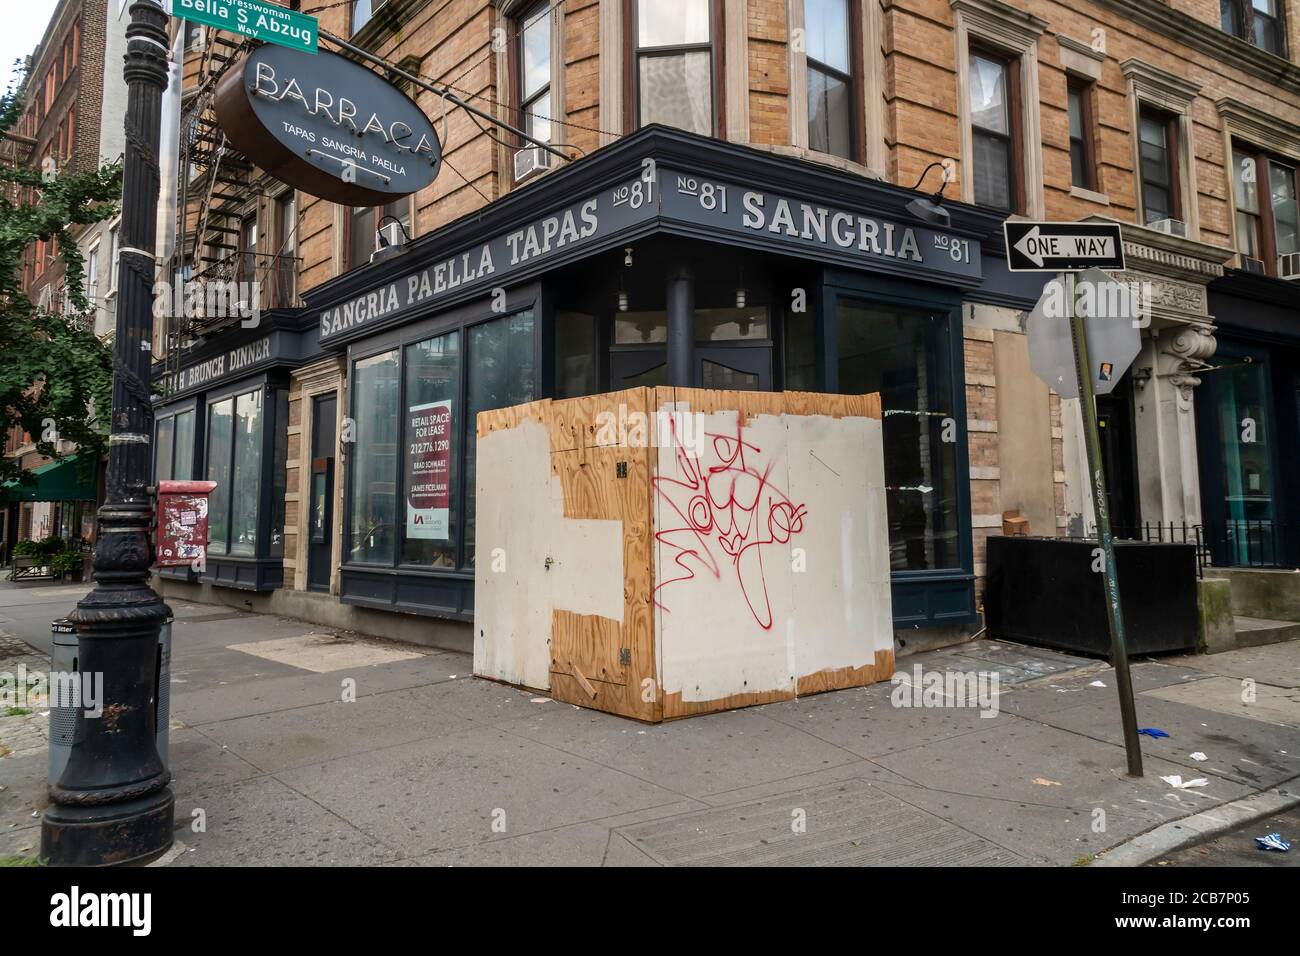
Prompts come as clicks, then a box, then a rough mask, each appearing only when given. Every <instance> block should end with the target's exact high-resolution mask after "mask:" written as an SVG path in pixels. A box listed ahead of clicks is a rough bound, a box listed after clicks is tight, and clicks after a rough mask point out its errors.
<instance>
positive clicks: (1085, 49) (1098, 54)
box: [1056, 33, 1106, 63]
mask: <svg viewBox="0 0 1300 956" xmlns="http://www.w3.org/2000/svg"><path fill="white" fill-rule="evenodd" d="M1056 42H1057V43H1058V44H1060V45H1061V46H1063V47H1065V48H1066V49H1067V50H1071V51H1073V52H1074V53H1078V54H1080V55H1081V56H1086V57H1090V58H1092V59H1094V60H1096V61H1097V62H1098V63H1105V62H1106V53H1105V51H1103V50H1094V49H1093V48H1092V45H1091V44H1088V43H1084V42H1083V41H1082V40H1076V39H1075V38H1074V37H1071V36H1066V35H1065V34H1064V33H1058V34H1057V35H1056Z"/></svg>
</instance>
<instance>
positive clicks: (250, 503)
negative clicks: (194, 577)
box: [230, 389, 262, 557]
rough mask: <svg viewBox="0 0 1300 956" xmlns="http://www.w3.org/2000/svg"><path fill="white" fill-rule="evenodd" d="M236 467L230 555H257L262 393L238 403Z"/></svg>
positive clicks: (246, 396)
mask: <svg viewBox="0 0 1300 956" xmlns="http://www.w3.org/2000/svg"><path fill="white" fill-rule="evenodd" d="M234 444H235V466H234V479H233V481H232V482H231V489H232V490H233V492H234V494H233V496H232V499H231V515H230V553H231V554H238V555H246V556H249V557H251V556H252V555H254V554H256V553H257V499H258V497H259V496H258V488H259V487H260V481H261V477H262V392H261V390H260V389H259V390H258V391H256V392H248V393H247V394H244V395H240V396H239V397H238V398H237V399H235V440H234Z"/></svg>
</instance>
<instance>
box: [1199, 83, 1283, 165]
mask: <svg viewBox="0 0 1300 956" xmlns="http://www.w3.org/2000/svg"><path fill="white" fill-rule="evenodd" d="M1214 108H1215V109H1217V110H1218V111H1219V116H1220V117H1222V119H1223V126H1224V128H1225V129H1226V130H1227V131H1228V134H1229V135H1231V136H1240V137H1241V138H1242V139H1244V140H1248V141H1249V142H1250V143H1251V145H1253V146H1258V147H1259V148H1261V149H1266V150H1268V151H1269V152H1273V153H1278V154H1280V155H1282V156H1287V157H1290V158H1291V159H1295V160H1300V125H1296V124H1295V123H1289V122H1287V121H1286V120H1284V119H1279V118H1278V117H1276V116H1270V115H1269V114H1268V113H1265V112H1264V111H1263V110H1260V109H1256V108H1255V107H1253V106H1249V105H1247V104H1245V103H1243V102H1241V101H1240V100H1234V99H1232V98H1231V97H1229V96H1225V97H1224V98H1223V99H1221V100H1217V101H1215V104H1214Z"/></svg>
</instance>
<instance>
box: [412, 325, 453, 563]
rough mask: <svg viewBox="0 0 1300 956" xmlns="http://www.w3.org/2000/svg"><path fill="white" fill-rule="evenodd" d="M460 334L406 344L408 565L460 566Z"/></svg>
mask: <svg viewBox="0 0 1300 956" xmlns="http://www.w3.org/2000/svg"><path fill="white" fill-rule="evenodd" d="M459 392H460V334H459V333H458V332H448V333H447V334H446V335H440V336H437V337H436V338H432V339H426V340H425V341H423V342H417V343H416V344H414V345H408V346H407V347H406V423H405V424H406V440H405V445H406V473H405V485H404V487H405V493H406V534H405V539H404V541H403V544H402V563H403V564H417V565H421V566H424V567H432V568H446V569H449V570H450V569H453V568H455V567H456V532H457V530H458V529H457V527H456V510H455V509H454V508H453V507H452V491H453V489H455V488H457V487H458V483H457V481H456V477H457V476H456V466H455V462H456V457H457V453H458V452H459V451H460V443H459V442H458V441H457V440H456V435H457V434H458V426H459V425H460V415H459V414H458V413H459V409H457V408H456V406H457V404H458V397H459Z"/></svg>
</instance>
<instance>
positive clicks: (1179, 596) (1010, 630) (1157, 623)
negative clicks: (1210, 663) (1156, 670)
mask: <svg viewBox="0 0 1300 956" xmlns="http://www.w3.org/2000/svg"><path fill="white" fill-rule="evenodd" d="M1097 547H1099V545H1098V543H1097V542H1096V541H1089V540H1071V539H1064V538H1029V537H1014V536H1003V535H996V536H993V537H990V538H989V539H988V559H987V567H988V577H987V581H986V585H985V592H984V616H985V623H986V624H987V626H988V631H989V634H990V636H992V637H1000V638H1004V639H1006V640H1010V641H1016V642H1018V643H1021V644H1031V645H1034V646H1036V647H1052V648H1057V649H1059V650H1065V651H1073V652H1075V653H1079V654H1087V655H1091V656H1094V657H1105V658H1109V657H1110V631H1109V629H1108V628H1107V625H1106V596H1105V579H1104V576H1103V575H1102V574H1101V573H1100V572H1096V571H1093V560H1094V558H1093V550H1094V549H1095V548H1097ZM1115 562H1116V565H1117V566H1118V568H1119V594H1120V604H1121V606H1122V607H1123V611H1124V632H1125V638H1126V643H1127V646H1128V652H1129V654H1130V655H1137V654H1161V653H1169V652H1172V651H1194V650H1195V649H1196V636H1197V615H1196V578H1197V573H1196V547H1195V545H1192V544H1164V543H1158V542H1152V543H1147V542H1143V541H1117V542H1116V543H1115Z"/></svg>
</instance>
